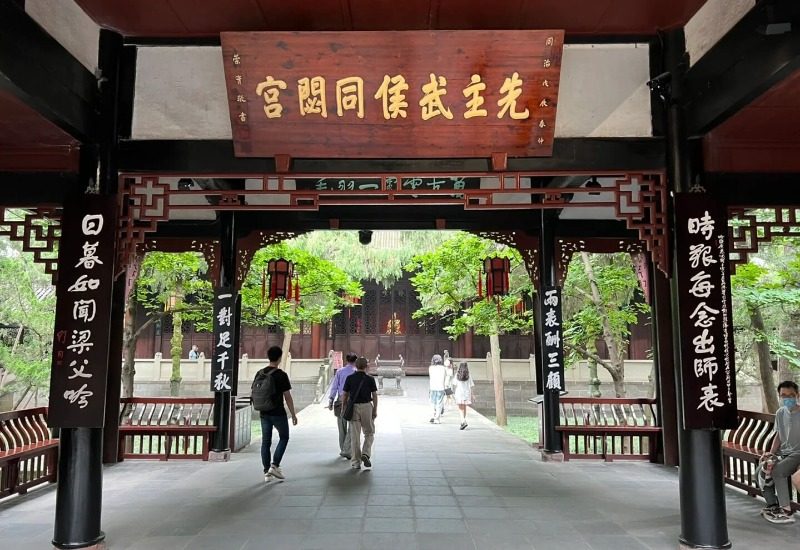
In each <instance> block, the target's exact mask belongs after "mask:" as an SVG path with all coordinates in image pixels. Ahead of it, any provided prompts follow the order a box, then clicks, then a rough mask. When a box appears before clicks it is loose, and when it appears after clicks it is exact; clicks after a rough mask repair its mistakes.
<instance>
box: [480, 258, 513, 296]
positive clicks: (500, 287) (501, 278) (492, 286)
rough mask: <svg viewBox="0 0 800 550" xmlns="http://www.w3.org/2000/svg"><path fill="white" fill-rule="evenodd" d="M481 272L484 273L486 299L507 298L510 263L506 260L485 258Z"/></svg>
mask: <svg viewBox="0 0 800 550" xmlns="http://www.w3.org/2000/svg"><path fill="white" fill-rule="evenodd" d="M483 271H484V273H486V295H487V297H494V296H508V286H509V273H511V261H510V260H509V259H508V258H486V259H485V260H484V261H483Z"/></svg>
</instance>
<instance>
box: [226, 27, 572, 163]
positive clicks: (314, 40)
mask: <svg viewBox="0 0 800 550" xmlns="http://www.w3.org/2000/svg"><path fill="white" fill-rule="evenodd" d="M221 41H222V55H223V63H224V67H225V80H226V87H227V90H228V102H229V105H230V114H231V124H232V129H233V141H234V146H235V152H236V155H237V156H242V157H269V156H275V155H289V156H291V157H301V158H463V157H490V156H491V154H492V153H505V154H507V155H508V156H514V157H527V156H549V155H551V154H552V150H553V135H554V131H555V124H556V108H557V106H558V86H559V78H560V74H561V54H562V50H563V45H564V31H563V30H536V31H397V32H314V33H302V32H244V33H222V34H221Z"/></svg>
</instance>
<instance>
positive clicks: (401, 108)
mask: <svg viewBox="0 0 800 550" xmlns="http://www.w3.org/2000/svg"><path fill="white" fill-rule="evenodd" d="M407 91H408V84H407V83H406V78H405V77H404V76H403V75H401V74H396V75H394V76H393V77H391V78H390V77H389V75H388V74H387V75H384V76H383V83H382V84H381V85H380V87H379V88H378V91H377V92H376V93H375V99H380V100H381V101H382V103H383V118H385V119H386V120H389V119H390V118H397V117H398V116H399V117H402V118H406V116H407V114H408V113H407V111H406V109H407V108H408V102H407V101H406V94H405V93H404V92H407Z"/></svg>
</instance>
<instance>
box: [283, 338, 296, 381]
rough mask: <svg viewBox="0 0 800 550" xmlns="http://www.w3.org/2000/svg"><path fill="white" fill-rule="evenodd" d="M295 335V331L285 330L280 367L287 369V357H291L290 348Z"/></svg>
mask: <svg viewBox="0 0 800 550" xmlns="http://www.w3.org/2000/svg"><path fill="white" fill-rule="evenodd" d="M293 335H294V333H293V332H292V331H290V330H284V331H283V342H281V349H282V350H283V355H282V356H281V362H280V367H281V368H282V369H283V370H286V359H288V357H289V348H290V346H291V345H292V336H293ZM287 374H288V373H287Z"/></svg>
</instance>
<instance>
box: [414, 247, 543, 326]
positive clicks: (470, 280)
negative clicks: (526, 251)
mask: <svg viewBox="0 0 800 550" xmlns="http://www.w3.org/2000/svg"><path fill="white" fill-rule="evenodd" d="M495 256H497V257H503V258H509V259H510V260H511V276H510V281H509V285H510V292H509V295H508V296H506V297H504V298H502V299H500V300H499V301H497V302H495V301H488V300H485V299H484V300H482V299H479V298H478V276H479V275H478V274H479V273H482V272H483V271H482V267H483V260H484V259H485V258H487V257H495ZM405 269H406V270H407V271H409V272H411V273H413V275H412V276H411V284H412V285H413V286H414V289H415V290H416V291H417V294H418V296H419V300H420V303H421V304H422V307H421V308H420V309H419V310H417V311H416V312H414V313H413V317H414V318H415V319H421V318H426V317H430V318H435V319H441V320H442V321H443V322H444V323H445V327H444V328H445V330H446V331H447V332H448V333H449V334H450V335H451V337H452V338H455V337H456V336H458V335H460V334H463V333H465V332H466V331H467V330H469V329H470V328H473V329H474V330H475V333H476V334H478V335H495V334H504V333H508V332H511V331H515V330H521V331H530V330H531V329H532V328H533V316H532V314H531V312H530V311H526V312H525V313H523V314H515V313H512V309H513V308H514V306H515V305H516V304H517V303H518V302H519V301H520V300H521V299H524V298H525V297H526V296H530V295H531V293H532V292H533V287H532V284H531V281H530V277H529V276H528V273H527V271H526V269H525V265H524V263H523V261H522V257H521V256H520V254H519V252H517V251H516V250H514V249H513V248H508V247H506V246H504V245H500V244H498V243H495V242H493V241H490V240H487V239H481V238H480V237H476V236H474V235H470V234H467V233H461V232H458V233H455V234H453V235H451V236H450V237H449V238H448V239H447V240H446V241H444V242H443V243H442V244H441V245H440V246H439V247H437V248H436V249H434V250H432V251H429V252H425V253H421V254H417V255H415V256H414V257H412V258H411V260H410V261H409V262H408V264H407V265H406V266H405Z"/></svg>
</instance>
